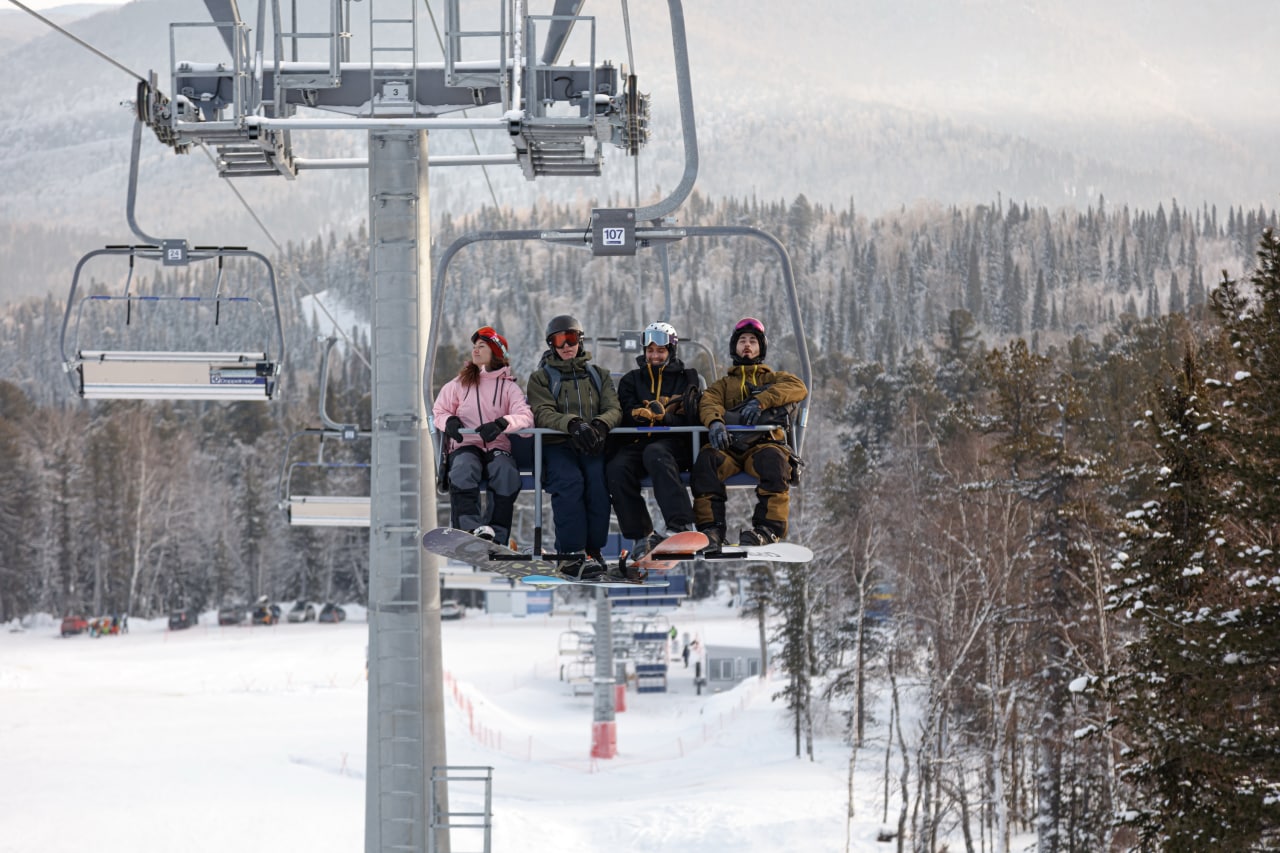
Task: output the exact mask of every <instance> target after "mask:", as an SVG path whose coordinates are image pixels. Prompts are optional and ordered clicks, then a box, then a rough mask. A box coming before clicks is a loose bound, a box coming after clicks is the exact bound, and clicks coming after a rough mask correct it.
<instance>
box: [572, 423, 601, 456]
mask: <svg viewBox="0 0 1280 853" xmlns="http://www.w3.org/2000/svg"><path fill="white" fill-rule="evenodd" d="M569 440H570V441H572V442H573V446H574V448H575V449H576V450H577V451H578V452H579V453H587V454H591V453H595V452H596V449H597V447H598V446H599V444H600V436H599V434H597V433H596V431H595V430H594V429H592V427H591V424H589V423H587V422H586V421H584V420H583V419H582V418H574V419H573V420H571V421H569Z"/></svg>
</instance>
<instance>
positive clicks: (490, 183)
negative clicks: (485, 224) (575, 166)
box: [423, 0, 498, 213]
mask: <svg viewBox="0 0 1280 853" xmlns="http://www.w3.org/2000/svg"><path fill="white" fill-rule="evenodd" d="M423 5H424V6H426V7H427V17H429V18H431V29H432V30H434V31H435V34H436V44H438V45H439V46H440V55H441V56H443V55H444V52H445V50H444V38H443V37H442V36H441V35H440V24H439V23H437V22H436V13H435V11H434V10H433V9H432V8H431V2H430V0H423ZM462 115H463V117H464V118H467V117H468V116H467V110H463V111H462ZM467 133H469V134H471V147H472V148H474V149H475V150H476V153H477V154H479V153H480V142H479V140H477V139H476V132H475V131H474V130H470V129H468V130H467ZM480 171H481V173H482V174H483V175H484V182H485V183H486V184H487V185H488V186H489V197H490V198H491V199H493V211H494V213H497V212H498V194H497V193H496V192H494V191H493V181H492V180H490V179H489V167H488V166H486V165H484V164H483V163H481V164H480Z"/></svg>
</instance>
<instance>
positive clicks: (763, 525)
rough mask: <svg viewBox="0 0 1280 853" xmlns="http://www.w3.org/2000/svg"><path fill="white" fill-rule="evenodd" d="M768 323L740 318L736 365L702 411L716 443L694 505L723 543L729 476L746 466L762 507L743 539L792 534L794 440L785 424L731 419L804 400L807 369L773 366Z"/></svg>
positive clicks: (696, 473)
mask: <svg viewBox="0 0 1280 853" xmlns="http://www.w3.org/2000/svg"><path fill="white" fill-rule="evenodd" d="M767 352H768V342H767V339H766V338H765V333H764V324H763V323H761V322H760V321H759V320H757V319H756V318H754V317H746V318H744V319H742V320H739V321H738V324H737V325H736V326H734V329H733V334H732V335H731V336H730V338H729V353H730V355H731V356H732V357H733V367H731V368H729V375H728V376H725V377H722V378H720V379H717V380H716V381H715V382H713V383H712V384H711V385H710V386H708V387H707V390H706V391H705V392H703V394H702V404H701V406H699V409H698V412H699V415H700V416H701V418H702V424H703V426H705V427H707V429H708V432H709V435H708V440H709V441H710V443H711V446H710V447H704V448H702V451H701V452H700V453H699V454H698V459H697V461H695V462H694V463H693V473H692V476H691V478H690V479H691V485H692V486H693V513H694V517H695V519H696V520H697V524H698V530H699V531H701V532H702V533H705V534H706V535H707V538H708V539H710V540H711V547H712V548H717V547H719V546H720V545H722V544H724V542H725V497H726V496H725V489H724V481H725V480H726V479H728V478H729V477H731V476H733V475H734V474H737V473H738V472H739V471H746V472H747V473H748V474H750V475H751V476H753V477H755V478H756V480H757V481H758V482H757V485H756V508H755V511H754V513H752V516H751V527H750V528H748V529H746V530H743V531H742V533H741V535H740V536H739V537H738V544H739V545H768V544H769V543H771V542H777V541H779V540H781V539H784V538H785V537H786V535H787V518H788V515H789V513H790V511H791V493H790V480H791V466H792V460H791V448H790V447H788V446H787V443H786V432H785V431H784V430H783V429H782V428H778V429H773V430H769V431H768V432H745V431H744V432H738V431H735V432H734V433H732V434H731V433H730V432H729V430H728V429H727V428H726V427H725V422H726V420H727V419H728V420H731V421H732V422H733V423H735V424H740V425H744V426H755V425H756V424H757V423H758V422H759V421H760V417H761V412H762V411H763V410H766V409H771V408H775V407H781V406H786V405H788V404H791V403H799V402H800V401H802V400H803V399H804V398H805V397H807V396H809V389H808V388H806V387H805V384H804V381H803V380H802V379H800V377H798V376H795V375H794V374H791V373H786V372H784V371H781V370H770V369H769V366H768V365H766V364H765V363H764V359H765V354H766V353H767Z"/></svg>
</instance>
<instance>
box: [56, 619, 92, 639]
mask: <svg viewBox="0 0 1280 853" xmlns="http://www.w3.org/2000/svg"><path fill="white" fill-rule="evenodd" d="M88 630H89V620H88V619H86V618H84V617H83V616H78V615H69V616H64V617H62V636H64V637H70V636H71V635H72V634H83V633H84V632H85V631H88Z"/></svg>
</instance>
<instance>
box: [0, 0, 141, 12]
mask: <svg viewBox="0 0 1280 853" xmlns="http://www.w3.org/2000/svg"><path fill="white" fill-rule="evenodd" d="M20 2H21V3H22V5H23V6H26V7H27V8H28V9H35V10H36V11H37V12H43V11H46V10H48V9H55V8H57V7H58V6H70V5H83V6H123V5H124V4H125V3H126V2H128V0H92V2H89V3H77V4H71V3H68V2H67V0H20ZM4 9H13V10H14V11H16V12H21V11H22V8H21V7H20V6H17V5H15V4H14V3H13V2H12V0H0V10H4Z"/></svg>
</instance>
